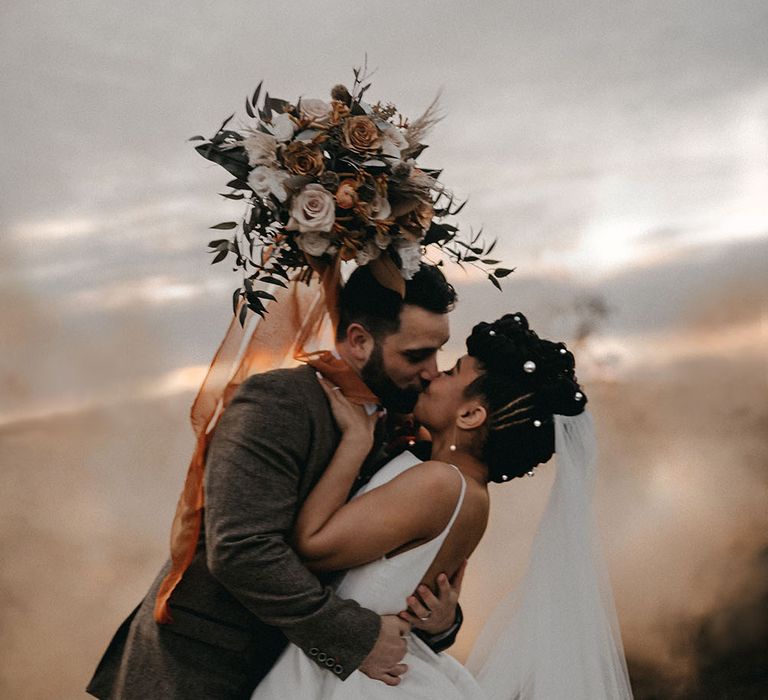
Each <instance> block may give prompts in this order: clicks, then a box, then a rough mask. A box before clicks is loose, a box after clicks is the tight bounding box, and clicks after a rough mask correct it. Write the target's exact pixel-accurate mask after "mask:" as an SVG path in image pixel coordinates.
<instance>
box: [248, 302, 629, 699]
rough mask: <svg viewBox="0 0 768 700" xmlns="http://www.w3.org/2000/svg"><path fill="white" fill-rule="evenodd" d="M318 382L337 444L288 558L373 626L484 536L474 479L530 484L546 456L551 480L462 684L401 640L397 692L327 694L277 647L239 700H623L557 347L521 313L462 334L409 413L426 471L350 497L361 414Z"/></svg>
mask: <svg viewBox="0 0 768 700" xmlns="http://www.w3.org/2000/svg"><path fill="white" fill-rule="evenodd" d="M318 381H319V382H320V384H321V386H322V387H323V389H324V390H325V393H326V394H327V396H328V400H329V402H330V405H331V408H332V410H333V413H334V416H335V418H336V421H337V423H338V425H339V428H340V430H341V431H342V434H343V437H342V440H341V443H340V445H339V447H338V449H337V451H336V453H335V455H334V457H333V459H332V461H331V464H330V465H329V467H328V469H327V470H326V471H325V472H324V474H323V476H322V478H321V479H320V481H319V482H318V484H317V485H316V487H315V489H314V490H313V491H312V493H311V494H310V496H309V497H308V499H307V500H306V502H305V503H304V505H303V507H302V509H301V511H300V513H299V516H298V520H297V523H296V527H295V542H294V546H295V548H296V550H297V551H298V552H299V553H300V555H301V556H302V557H303V558H304V560H305V562H306V564H307V566H308V567H309V568H311V569H313V570H315V571H337V570H339V569H348V570H349V571H348V572H347V573H346V575H345V576H344V577H343V579H342V580H341V581H340V583H339V585H338V588H337V590H338V593H339V594H340V595H341V596H342V597H346V598H352V599H354V600H357V601H358V602H359V603H360V604H361V605H363V606H365V607H368V608H370V609H372V610H374V611H376V612H377V613H379V614H381V615H385V614H397V613H398V611H399V610H400V608H401V601H402V600H403V599H405V598H406V597H408V596H409V595H410V594H411V592H412V591H414V590H416V589H417V587H418V586H419V585H422V586H426V587H427V588H428V589H431V590H433V591H434V590H436V587H437V582H436V580H435V577H436V576H437V575H438V573H439V572H443V571H445V572H456V571H458V570H459V569H460V567H461V566H462V564H463V562H464V561H465V560H466V559H467V558H468V557H469V556H470V554H471V553H472V552H473V551H474V549H475V547H477V545H478V543H479V541H480V539H481V538H482V536H483V533H484V531H485V528H486V525H487V522H488V512H489V505H490V503H489V494H488V484H489V482H497V483H503V482H506V481H510V480H511V479H513V478H515V477H519V476H523V475H525V474H531V475H532V474H533V470H534V469H535V467H536V466H537V465H539V464H541V463H544V462H547V461H548V460H549V459H550V458H551V457H552V455H553V453H554V452H557V455H558V460H557V461H558V472H557V476H556V481H555V485H554V486H553V490H552V495H551V496H550V502H549V505H548V507H547V511H546V512H545V515H544V517H543V520H542V523H541V525H540V527H539V532H538V534H537V538H536V541H535V543H534V547H533V553H532V558H531V562H530V565H529V571H528V574H527V576H526V579H525V580H524V582H523V584H522V587H521V589H520V591H519V593H518V596H517V598H516V599H515V601H514V602H515V604H514V605H510V604H509V603H508V604H506V605H505V606H504V607H506V608H507V611H506V612H503V611H500V612H497V613H494V614H493V615H492V616H491V623H489V625H488V626H487V628H486V630H484V632H483V633H482V634H481V637H480V639H479V641H478V643H477V644H476V645H475V649H474V650H473V653H472V655H471V657H470V662H469V666H470V667H471V669H472V671H473V673H470V672H469V670H467V668H465V667H464V666H462V665H461V664H459V663H458V662H457V661H455V660H454V659H453V658H451V657H450V656H446V655H443V654H435V653H434V652H433V651H432V650H431V649H430V648H429V647H428V646H427V645H426V644H424V643H423V642H422V641H421V640H420V639H418V638H417V637H415V636H413V637H411V636H408V640H407V641H408V652H407V654H406V656H405V658H404V660H403V663H404V664H406V665H407V671H406V673H405V674H404V675H403V676H402V681H401V683H400V684H399V686H398V688H397V689H393V688H391V687H389V686H387V685H385V684H383V683H381V682H380V681H375V680H371V679H370V678H368V677H367V676H365V675H364V674H362V673H360V672H355V673H353V674H352V675H351V676H350V677H349V678H347V679H346V680H345V681H343V682H342V681H340V680H339V679H337V678H336V677H335V676H333V674H329V673H326V672H324V671H323V670H322V669H321V668H319V667H318V665H317V663H315V661H312V660H310V659H308V658H307V657H306V656H305V655H304V653H303V652H302V651H301V650H300V649H299V648H298V647H295V646H293V645H289V647H288V648H287V649H286V650H285V651H284V653H283V654H282V656H281V657H280V659H279V660H278V662H277V663H276V664H275V666H274V667H273V669H272V671H271V672H270V673H269V674H268V675H267V676H266V678H265V679H264V680H263V681H262V682H261V683H260V685H259V686H258V687H257V689H256V690H255V691H254V694H253V696H252V700H268V699H271V698H274V699H280V700H282V699H283V698H317V699H325V698H379V697H395V696H399V697H402V698H408V699H411V698H441V699H450V698H456V699H461V700H469V699H472V700H477V699H483V698H487V699H488V700H502V699H503V700H513V699H514V698H521V699H523V698H524V699H528V698H536V699H541V700H559V699H560V698H574V699H576V700H578V699H582V698H583V699H584V700H586V699H587V698H588V699H589V700H599V699H601V698H605V699H608V698H611V699H614V698H631V690H630V687H629V681H628V678H627V672H626V665H625V662H624V656H623V651H622V648H621V639H620V636H619V634H618V628H617V626H616V624H615V613H614V611H613V602H612V599H611V597H610V587H609V584H608V582H607V576H606V575H605V571H604V570H603V568H602V564H601V561H600V558H599V550H598V548H597V546H596V538H594V537H593V535H594V533H593V531H592V519H591V506H590V498H589V494H590V486H591V481H592V471H591V470H592V467H593V463H594V459H593V457H594V455H593V454H592V452H591V447H592V432H591V421H590V418H589V414H588V413H586V412H585V404H586V400H587V399H586V396H585V395H584V394H583V393H582V391H581V389H580V387H579V385H578V383H577V381H576V378H575V375H574V358H573V355H572V354H571V352H570V351H568V350H567V348H566V347H565V345H564V344H562V343H553V342H550V341H547V340H544V339H540V338H539V337H538V336H537V335H536V333H534V332H533V331H532V330H530V329H529V328H528V322H527V320H526V318H525V317H524V316H523V315H522V314H520V313H517V314H508V315H505V316H504V317H502V318H501V319H499V320H497V321H496V322H494V323H490V324H489V323H480V324H479V325H477V326H475V328H474V329H473V331H472V334H471V335H470V337H469V338H468V339H467V354H465V355H464V356H463V357H461V358H460V359H459V360H458V361H457V362H456V364H455V366H454V367H453V368H452V369H450V370H448V371H446V372H443V373H442V374H441V375H440V376H439V377H438V378H436V379H435V380H434V381H433V382H432V383H431V384H430V386H429V388H428V389H427V390H426V391H424V392H423V393H422V394H421V396H420V398H419V401H418V404H417V405H416V409H415V412H414V413H415V417H416V419H417V420H418V421H419V422H420V423H422V424H423V425H424V426H425V427H426V428H427V429H428V430H429V432H430V434H431V438H432V453H431V459H429V460H428V461H421V460H419V459H418V458H416V457H415V456H414V455H413V454H411V453H410V452H404V453H403V454H401V455H400V456H398V457H396V458H394V459H393V460H392V461H390V462H389V463H388V464H387V465H386V466H385V467H383V468H382V469H381V470H379V472H377V474H376V475H375V476H374V478H373V479H372V480H371V481H370V482H369V483H368V484H367V485H366V486H365V487H364V488H363V489H362V490H361V491H360V492H359V493H357V494H356V495H355V496H354V497H353V498H352V499H351V500H349V501H347V497H348V494H349V492H350V490H351V488H352V486H353V483H354V481H355V478H356V476H357V474H358V470H359V468H360V465H361V463H362V461H363V459H364V458H365V455H366V454H367V453H368V451H369V450H370V447H371V444H372V440H373V428H374V424H375V421H376V416H375V415H374V416H370V417H369V416H367V415H366V414H365V412H364V411H363V410H362V409H361V408H359V407H357V406H355V405H353V404H351V403H350V402H349V401H347V399H345V398H344V396H342V394H341V392H340V391H338V390H337V387H334V386H332V385H331V384H330V383H329V382H328V381H327V380H326V379H324V378H323V377H320V376H319V377H318ZM424 597H425V598H426V599H427V600H428V599H429V593H428V592H427V591H426V590H425V595H424ZM411 600H413V604H412V605H411V611H410V612H409V613H403V616H405V617H407V618H409V619H411V620H412V621H414V622H416V623H417V624H418V623H419V620H425V619H426V618H428V616H429V610H428V608H427V607H425V605H424V601H423V600H421V601H420V600H417V599H414V598H412V599H411ZM309 653H310V654H312V655H315V656H317V659H316V661H321V662H325V663H330V664H333V659H327V660H324V659H320V658H319V657H320V654H321V652H319V651H318V650H317V649H311V650H310V652H309Z"/></svg>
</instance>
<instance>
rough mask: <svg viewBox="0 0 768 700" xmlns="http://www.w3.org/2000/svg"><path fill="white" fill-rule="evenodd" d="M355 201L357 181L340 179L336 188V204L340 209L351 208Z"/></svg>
mask: <svg viewBox="0 0 768 700" xmlns="http://www.w3.org/2000/svg"><path fill="white" fill-rule="evenodd" d="M356 203H357V182H356V181H355V180H342V181H341V183H339V187H338V189H337V190H336V204H337V205H338V206H339V207H341V208H342V209H351V208H352V207H354V206H355V204H356Z"/></svg>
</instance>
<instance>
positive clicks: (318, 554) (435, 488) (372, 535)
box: [294, 379, 461, 571]
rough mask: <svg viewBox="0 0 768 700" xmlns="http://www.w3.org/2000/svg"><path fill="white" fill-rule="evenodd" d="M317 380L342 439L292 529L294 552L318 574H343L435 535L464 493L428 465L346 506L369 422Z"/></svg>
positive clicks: (438, 467) (449, 474)
mask: <svg viewBox="0 0 768 700" xmlns="http://www.w3.org/2000/svg"><path fill="white" fill-rule="evenodd" d="M320 383H321V386H322V387H323V389H324V390H325V392H326V394H327V395H328V400H329V401H330V402H331V408H332V409H333V412H334V416H335V417H336V421H337V423H338V424H339V428H340V429H341V431H342V439H341V442H340V443H339V447H338V448H337V450H336V453H335V454H334V456H333V459H332V460H331V463H330V464H329V465H328V468H327V469H326V470H325V472H324V473H323V476H322V477H321V479H320V481H319V482H318V483H317V485H316V486H315V488H314V489H313V490H312V492H311V493H310V495H309V497H308V498H307V500H306V501H305V502H304V505H303V506H302V508H301V510H300V512H299V516H298V519H297V522H296V526H295V527H294V547H295V549H296V551H297V552H298V553H299V555H300V556H301V557H302V558H303V559H305V562H306V564H307V566H308V567H309V568H310V569H313V570H315V571H333V570H338V569H348V568H350V567H352V566H359V565H360V564H364V563H366V562H369V561H373V560H374V559H378V558H379V557H382V556H384V555H385V554H387V553H389V552H392V551H393V550H396V549H397V548H399V547H401V546H403V545H405V544H408V543H411V542H415V541H419V540H428V539H431V538H432V537H435V536H436V535H438V534H439V533H440V532H441V531H442V529H443V528H444V527H445V525H446V524H447V522H448V520H449V519H450V517H451V514H452V513H453V509H454V507H455V505H456V500H457V498H458V494H459V490H460V489H461V482H460V479H459V477H458V475H457V474H456V472H455V470H454V469H453V468H452V467H449V466H447V465H445V464H441V463H438V462H427V463H425V464H422V465H419V466H418V468H414V469H409V470H407V471H406V472H404V473H403V474H401V475H400V476H398V477H396V478H395V479H392V480H391V481H390V482H388V483H386V484H384V485H383V486H380V487H378V488H376V489H372V490H371V491H369V492H367V493H365V494H362V495H361V496H359V497H358V498H355V499H354V500H352V501H349V502H347V496H348V494H349V491H350V489H351V488H352V484H353V483H354V480H355V477H356V476H357V473H358V470H359V469H360V465H361V464H362V462H363V460H364V459H365V456H366V455H367V453H368V451H369V450H370V447H371V444H372V440H373V424H374V420H373V419H371V418H369V417H368V416H365V414H364V411H363V410H362V409H361V408H360V407H358V406H354V405H352V404H351V403H350V402H349V401H347V400H346V399H345V398H344V397H343V396H341V395H340V392H338V391H335V390H333V389H332V388H331V386H330V385H329V384H328V383H327V382H326V381H325V380H323V379H320Z"/></svg>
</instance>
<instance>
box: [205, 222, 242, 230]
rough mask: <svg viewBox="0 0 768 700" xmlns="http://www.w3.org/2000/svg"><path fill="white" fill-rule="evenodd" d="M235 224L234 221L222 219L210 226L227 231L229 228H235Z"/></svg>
mask: <svg viewBox="0 0 768 700" xmlns="http://www.w3.org/2000/svg"><path fill="white" fill-rule="evenodd" d="M236 226H237V222H236V221H222V222H221V223H220V224H216V225H215V226H211V227H210V228H213V229H218V230H220V231H228V230H229V229H232V228H235V227H236Z"/></svg>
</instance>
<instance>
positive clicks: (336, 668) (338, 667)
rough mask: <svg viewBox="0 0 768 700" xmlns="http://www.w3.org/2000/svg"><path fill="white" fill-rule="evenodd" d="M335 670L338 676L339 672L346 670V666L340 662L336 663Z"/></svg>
mask: <svg viewBox="0 0 768 700" xmlns="http://www.w3.org/2000/svg"><path fill="white" fill-rule="evenodd" d="M333 672H334V673H335V674H336V675H337V676H338V675H339V674H341V673H343V672H344V667H343V666H341V665H340V664H336V665H335V666H334V667H333Z"/></svg>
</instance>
